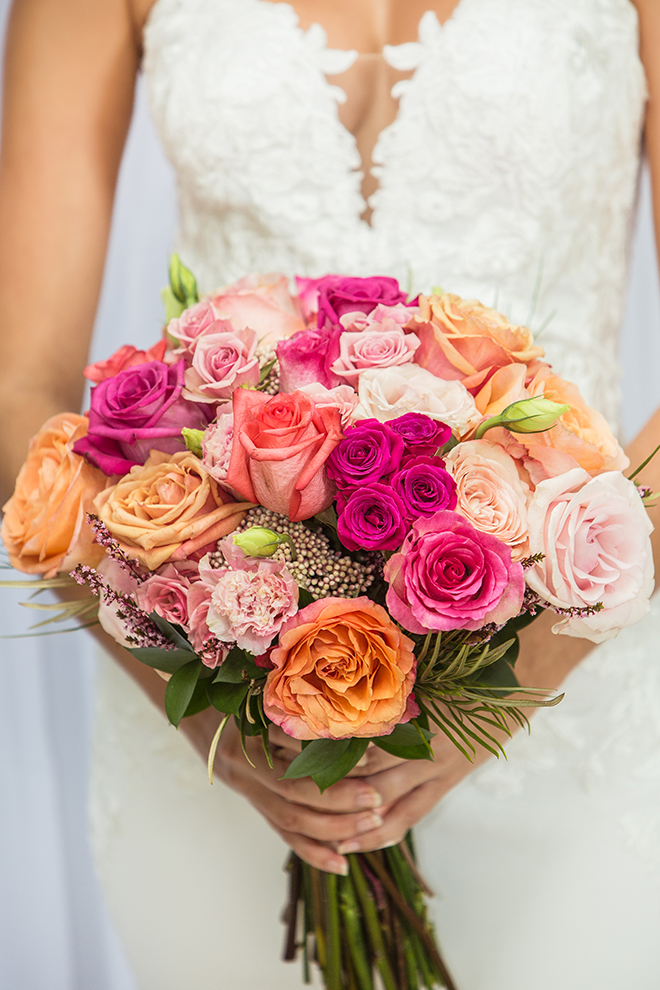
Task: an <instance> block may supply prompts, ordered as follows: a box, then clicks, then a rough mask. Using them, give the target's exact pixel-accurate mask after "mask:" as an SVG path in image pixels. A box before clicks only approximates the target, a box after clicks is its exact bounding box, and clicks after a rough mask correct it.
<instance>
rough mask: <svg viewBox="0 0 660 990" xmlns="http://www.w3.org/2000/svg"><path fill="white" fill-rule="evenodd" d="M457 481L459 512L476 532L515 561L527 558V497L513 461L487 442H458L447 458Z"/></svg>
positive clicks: (500, 449)
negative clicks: (490, 538)
mask: <svg viewBox="0 0 660 990" xmlns="http://www.w3.org/2000/svg"><path fill="white" fill-rule="evenodd" d="M446 468H447V470H448V471H449V473H450V474H451V475H452V477H453V478H454V480H455V482H456V494H457V497H458V503H457V505H456V511H457V512H460V514H461V515H462V516H464V517H465V518H466V519H467V520H468V522H470V523H472V525H473V526H474V528H475V529H478V530H479V531H480V532H482V533H489V534H490V535H491V536H494V537H495V539H497V540H499V541H500V542H501V543H506V545H507V546H509V547H511V556H512V558H513V559H514V560H521V559H522V558H523V557H525V556H526V555H527V539H528V533H527V498H528V495H529V486H528V485H526V484H525V483H524V482H523V481H521V479H520V476H519V474H518V471H517V469H516V464H515V461H514V460H513V458H512V457H510V456H509V454H507V452H506V451H505V450H503V449H502V448H501V447H500V446H499V445H497V444H493V443H489V441H488V440H468V441H466V442H465V443H459V444H458V446H457V447H454V449H453V450H452V451H450V453H449V454H448V455H447V457H446Z"/></svg>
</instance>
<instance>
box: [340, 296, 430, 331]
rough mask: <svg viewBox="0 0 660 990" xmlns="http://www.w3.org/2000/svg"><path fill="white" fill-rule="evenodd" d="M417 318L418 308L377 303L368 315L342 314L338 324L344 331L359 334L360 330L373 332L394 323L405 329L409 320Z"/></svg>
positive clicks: (360, 313)
mask: <svg viewBox="0 0 660 990" xmlns="http://www.w3.org/2000/svg"><path fill="white" fill-rule="evenodd" d="M418 316H419V307H418V306H405V305H404V304H403V303H397V304H396V305H395V306H384V305H383V304H382V303H378V305H377V306H376V308H375V309H372V311H371V312H370V313H368V314H367V313H363V312H362V311H359V312H357V313H344V315H343V316H342V317H341V318H340V320H339V322H340V323H341V325H342V326H343V327H344V329H345V330H352V331H354V332H355V333H360V332H361V331H362V330H374V329H375V328H376V326H382V325H384V324H385V323H386V322H388V323H389V322H392V323H395V324H396V326H398V327H406V326H408V324H409V323H410V321H411V320H414V319H415V318H416V317H418Z"/></svg>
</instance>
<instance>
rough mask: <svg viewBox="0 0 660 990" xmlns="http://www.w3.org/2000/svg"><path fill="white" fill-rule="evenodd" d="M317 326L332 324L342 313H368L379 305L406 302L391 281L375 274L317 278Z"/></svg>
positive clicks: (399, 290) (396, 283)
mask: <svg viewBox="0 0 660 990" xmlns="http://www.w3.org/2000/svg"><path fill="white" fill-rule="evenodd" d="M315 288H316V290H317V291H318V302H317V305H318V318H317V319H318V325H319V326H320V327H322V326H325V325H326V324H328V323H329V324H331V325H332V324H336V323H339V320H340V319H341V317H342V316H343V315H344V314H345V313H371V311H372V310H373V309H375V308H376V306H378V305H379V304H382V305H384V306H396V305H397V303H406V302H407V296H406V294H405V292H401V289H400V288H399V283H398V282H397V280H396V279H395V278H387V277H386V276H384V275H375V276H373V277H372V278H351V277H350V276H348V275H328V276H326V277H325V278H321V279H318V280H317V281H316V285H315Z"/></svg>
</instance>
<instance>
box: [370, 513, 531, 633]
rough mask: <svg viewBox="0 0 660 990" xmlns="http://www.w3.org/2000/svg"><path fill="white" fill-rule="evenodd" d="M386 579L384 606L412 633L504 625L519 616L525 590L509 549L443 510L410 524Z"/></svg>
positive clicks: (519, 571) (386, 572)
mask: <svg viewBox="0 0 660 990" xmlns="http://www.w3.org/2000/svg"><path fill="white" fill-rule="evenodd" d="M384 574H385V580H386V581H388V582H389V585H390V587H389V590H388V592H387V597H386V602H387V607H388V608H389V610H390V613H391V615H392V617H393V618H394V619H396V621H397V622H400V623H401V625H402V626H403V628H404V629H408V630H409V632H413V633H426V632H428V631H429V630H436V629H437V630H448V629H481V628H482V626H485V625H488V624H489V623H491V622H493V623H495V624H496V625H498V626H499V625H503V624H504V623H505V622H508V620H509V619H511V618H513V616H514V615H518V613H519V612H520V608H521V606H522V600H523V594H524V591H525V578H524V574H523V569H522V567H521V566H520V564H515V563H513V562H512V561H511V551H510V550H509V548H508V547H506V546H504V544H503V543H500V541H499V540H496V539H495V538H494V537H493V536H489V535H488V534H487V533H480V532H479V531H478V530H476V529H474V527H473V526H471V525H470V524H469V523H468V522H467V521H466V520H465V519H463V518H461V516H459V515H457V514H456V513H455V512H450V511H448V510H446V509H444V510H441V511H440V512H436V513H435V515H433V516H430V517H429V518H428V519H426V518H424V517H422V518H420V519H417V520H416V521H415V522H414V523H413V527H412V531H411V532H410V533H409V534H408V536H407V537H406V539H405V540H404V542H403V544H402V546H401V550H400V552H399V553H395V554H394V555H393V556H392V557H390V559H389V560H388V562H387V564H386V565H385V571H384Z"/></svg>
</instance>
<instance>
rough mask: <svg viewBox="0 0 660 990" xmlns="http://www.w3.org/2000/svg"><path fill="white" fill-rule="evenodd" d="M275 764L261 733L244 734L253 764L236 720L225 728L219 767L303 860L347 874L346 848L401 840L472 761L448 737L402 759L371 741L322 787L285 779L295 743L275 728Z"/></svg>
mask: <svg viewBox="0 0 660 990" xmlns="http://www.w3.org/2000/svg"><path fill="white" fill-rule="evenodd" d="M270 737H271V751H272V756H273V769H272V770H271V769H270V767H269V766H268V762H267V760H266V757H265V754H264V751H263V746H262V743H261V739H260V738H259V737H254V738H250V739H246V750H247V753H248V756H249V757H250V759H251V760H252V763H253V764H254V767H251V766H250V764H249V763H248V761H247V760H246V759H245V756H244V754H243V752H242V749H241V743H240V736H239V733H238V730H237V729H236V727H235V725H234V724H233V722H229V723H228V724H227V726H226V728H225V730H224V732H223V734H222V737H221V741H220V745H219V747H218V755H217V757H216V772H217V774H218V776H219V777H220V779H221V780H223V781H224V782H225V783H226V784H227V785H228V786H229V787H231V788H232V789H233V790H236V791H238V792H240V793H241V794H243V795H244V797H246V798H247V799H248V801H250V802H251V803H252V804H253V805H254V807H255V808H256V809H257V810H258V811H259V812H260V813H261V814H262V815H263V816H264V818H265V819H266V820H267V821H268V823H269V824H270V825H271V826H272V828H274V829H275V831H276V832H277V833H278V834H279V835H280V836H281V837H282V838H283V839H284V841H285V842H286V843H287V844H288V845H289V846H291V848H292V849H293V850H294V852H296V853H297V854H298V855H299V856H300V857H301V858H302V859H304V860H306V861H307V862H308V863H310V864H311V865H312V866H316V867H317V868H318V869H321V870H326V871H327V872H330V873H346V871H347V868H348V864H347V862H346V860H345V859H344V857H343V855H342V853H349V852H357V851H363V850H370V849H380V848H382V847H384V846H387V845H393V844H394V843H396V842H399V841H400V840H401V839H402V838H403V836H404V835H405V834H406V832H407V831H408V829H409V828H410V827H411V826H412V825H414V824H416V823H417V822H418V821H419V820H420V818H422V817H423V816H424V815H425V814H427V812H429V811H430V810H431V808H432V807H433V806H434V805H435V804H436V803H437V802H438V801H439V800H440V798H441V797H443V796H444V794H446V793H447V791H449V790H450V789H451V788H452V787H453V786H454V785H455V784H457V783H458V782H459V781H460V780H461V779H462V778H463V777H464V776H466V775H467V774H468V773H469V772H470V770H471V769H473V766H474V765H473V764H470V763H469V762H468V760H466V759H465V757H464V756H463V755H462V754H461V753H459V752H458V750H456V749H455V747H454V746H453V745H452V744H451V743H449V742H448V741H447V740H446V739H445V738H444V737H442V739H438V738H437V737H436V739H435V740H434V743H435V747H434V748H435V750H436V757H435V760H434V761H433V762H431V761H427V760H413V761H406V760H399V759H397V758H396V757H393V756H390V755H388V754H387V753H385V752H384V751H383V750H381V749H378V747H376V746H370V747H369V748H368V750H367V752H366V753H365V756H364V757H363V759H362V760H361V761H360V764H359V765H358V766H357V767H356V768H355V770H354V771H353V772H352V774H351V775H350V776H349V777H347V778H345V779H344V780H342V781H340V782H339V783H337V784H334V785H333V786H332V787H329V788H328V789H327V790H326V791H325V792H324V793H323V794H321V793H320V791H319V789H318V787H317V786H316V784H315V783H314V782H313V781H312V780H311V779H310V778H309V777H307V778H302V779H300V780H282V779H281V777H282V776H283V774H284V773H285V772H286V769H287V766H288V764H289V763H290V762H291V760H292V759H293V757H294V756H295V755H296V751H297V749H296V743H295V741H294V740H292V739H291V738H290V737H289V736H287V735H286V734H285V733H284V732H282V731H281V730H280V729H277V728H276V727H274V726H273V727H271V733H270Z"/></svg>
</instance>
